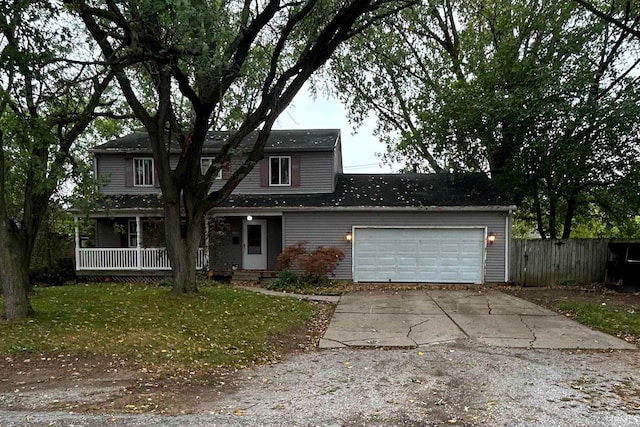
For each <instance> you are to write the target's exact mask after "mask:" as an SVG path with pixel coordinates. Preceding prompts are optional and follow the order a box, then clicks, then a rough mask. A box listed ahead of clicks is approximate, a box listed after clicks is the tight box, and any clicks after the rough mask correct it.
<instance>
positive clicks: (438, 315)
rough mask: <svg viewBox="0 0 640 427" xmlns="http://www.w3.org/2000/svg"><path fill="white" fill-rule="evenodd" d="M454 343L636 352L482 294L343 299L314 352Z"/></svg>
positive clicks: (531, 307)
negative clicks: (347, 348) (348, 348)
mask: <svg viewBox="0 0 640 427" xmlns="http://www.w3.org/2000/svg"><path fill="white" fill-rule="evenodd" d="M455 340H474V341H476V342H479V343H481V344H487V345H492V346H499V347H519V348H547V349H621V350H624V349H629V350H635V349H636V347H635V346H633V345H631V344H629V343H627V342H625V341H623V340H620V339H618V338H615V337H613V336H611V335H607V334H604V333H602V332H598V331H594V330H592V329H590V328H588V327H586V326H584V325H581V324H579V323H577V322H574V321H573V320H570V319H568V318H567V317H565V316H563V315H561V314H557V313H555V312H553V311H550V310H547V309H545V308H542V307H540V306H538V305H536V304H533V303H530V302H528V301H524V300H522V299H519V298H516V297H513V296H511V295H506V294H503V293H501V292H497V291H484V290H482V291H472V290H466V291H455V290H412V291H395V292H394V291H378V292H355V293H351V294H347V295H344V296H343V297H342V298H340V301H339V302H338V306H337V308H336V311H335V313H334V315H333V318H332V319H331V323H330V324H329V328H328V329H327V331H326V333H325V335H324V337H323V338H322V339H321V340H320V348H340V347H368V346H372V347H405V348H411V347H422V346H427V345H429V344H436V343H442V342H450V341H455Z"/></svg>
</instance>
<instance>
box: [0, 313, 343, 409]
mask: <svg viewBox="0 0 640 427" xmlns="http://www.w3.org/2000/svg"><path fill="white" fill-rule="evenodd" d="M314 304H316V305H317V308H318V310H317V315H316V316H315V317H314V318H313V319H312V320H311V321H309V322H308V323H307V325H306V327H300V328H297V329H295V330H293V331H289V332H288V333H287V334H283V335H282V336H279V337H275V338H274V343H275V344H276V346H277V347H279V348H280V352H279V355H278V357H277V358H275V359H272V360H266V361H264V362H265V363H266V364H269V363H277V362H278V361H280V360H281V359H283V358H286V357H290V356H292V355H294V354H299V353H303V352H306V351H311V350H315V348H316V347H317V343H318V341H319V339H320V337H322V335H323V334H324V331H325V330H326V328H327V326H328V324H329V320H330V319H331V313H332V312H333V309H334V307H333V305H331V304H328V303H321V302H317V303H314ZM238 372H239V369H233V368H222V369H215V370H210V371H200V372H170V371H169V372H168V371H167V370H164V371H162V372H158V371H151V370H149V369H147V368H146V367H144V366H130V365H128V364H127V362H125V361H123V360H120V359H119V358H118V357H117V355H114V356H113V357H96V356H91V355H71V354H58V355H21V356H20V357H4V358H2V359H0V409H4V410H15V411H50V410H62V411H72V412H76V413H143V412H145V413H158V414H172V415H173V414H186V413H194V412H198V411H200V410H202V408H206V407H208V406H210V404H211V403H212V402H214V401H216V400H217V399H218V398H219V397H220V396H223V395H225V394H228V393H230V392H232V391H233V390H234V389H235V388H236V385H237V383H238V378H237V377H238Z"/></svg>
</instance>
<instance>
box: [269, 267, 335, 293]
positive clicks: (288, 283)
mask: <svg viewBox="0 0 640 427" xmlns="http://www.w3.org/2000/svg"><path fill="white" fill-rule="evenodd" d="M265 287H266V288H267V289H270V290H272V291H280V292H291V293H298V294H307V295H342V294H343V293H344V292H345V289H346V288H345V283H343V282H339V281H336V280H331V279H329V278H328V277H317V276H311V275H308V274H299V273H296V272H293V271H282V272H280V274H278V277H277V278H276V279H275V280H270V281H268V282H267V283H266V284H265Z"/></svg>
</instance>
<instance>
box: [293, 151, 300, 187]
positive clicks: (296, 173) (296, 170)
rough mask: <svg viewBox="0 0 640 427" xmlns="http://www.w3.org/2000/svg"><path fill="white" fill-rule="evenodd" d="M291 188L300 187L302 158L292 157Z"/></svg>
mask: <svg viewBox="0 0 640 427" xmlns="http://www.w3.org/2000/svg"><path fill="white" fill-rule="evenodd" d="M291 186H292V187H300V156H291Z"/></svg>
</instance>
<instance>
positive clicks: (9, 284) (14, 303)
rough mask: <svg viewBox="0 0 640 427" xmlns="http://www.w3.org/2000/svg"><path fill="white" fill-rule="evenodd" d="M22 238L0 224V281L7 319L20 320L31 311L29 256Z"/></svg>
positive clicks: (4, 314) (4, 313)
mask: <svg viewBox="0 0 640 427" xmlns="http://www.w3.org/2000/svg"><path fill="white" fill-rule="evenodd" d="M28 253H29V252H28V251H27V248H26V245H25V243H24V239H21V238H20V236H19V235H17V233H16V232H15V231H11V230H7V229H6V227H4V226H0V282H1V283H2V292H3V305H4V307H3V314H2V316H3V317H4V318H5V319H7V320H22V319H25V318H26V317H27V316H29V315H30V314H32V313H33V310H32V309H31V304H29V298H28V294H27V292H28V289H29V256H28Z"/></svg>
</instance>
